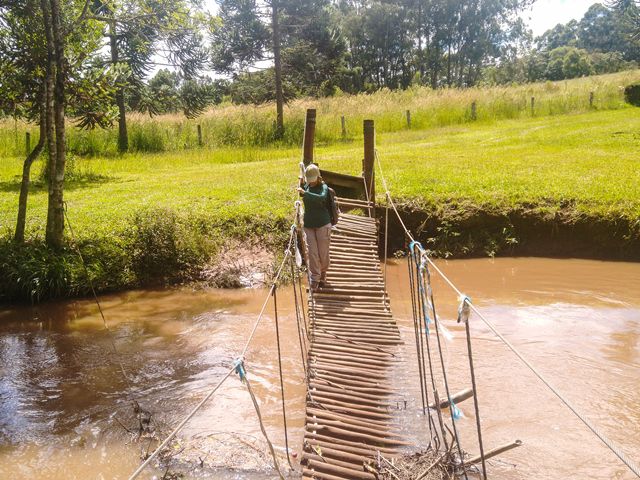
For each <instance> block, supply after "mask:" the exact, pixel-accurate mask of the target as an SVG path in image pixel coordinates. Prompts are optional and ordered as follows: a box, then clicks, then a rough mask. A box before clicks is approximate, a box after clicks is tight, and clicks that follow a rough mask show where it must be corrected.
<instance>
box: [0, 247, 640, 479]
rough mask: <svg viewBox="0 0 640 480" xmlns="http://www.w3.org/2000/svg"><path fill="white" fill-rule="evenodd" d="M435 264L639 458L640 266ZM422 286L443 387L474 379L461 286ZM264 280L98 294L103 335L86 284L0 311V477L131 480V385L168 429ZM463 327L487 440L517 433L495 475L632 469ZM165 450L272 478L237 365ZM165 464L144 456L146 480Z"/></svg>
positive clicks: (471, 447)
mask: <svg viewBox="0 0 640 480" xmlns="http://www.w3.org/2000/svg"><path fill="white" fill-rule="evenodd" d="M440 265H441V267H442V268H443V270H444V271H445V272H446V273H447V274H448V275H449V277H450V278H451V279H452V280H453V281H454V282H455V283H456V284H457V285H458V286H459V287H460V288H461V289H462V290H463V291H464V292H465V293H466V294H468V295H469V296H470V297H472V299H473V301H474V303H475V304H476V305H478V306H479V307H480V308H481V309H482V311H483V312H484V313H485V314H486V316H487V317H489V318H490V319H491V320H492V321H493V323H494V324H495V325H496V326H497V328H498V329H499V330H500V331H501V332H502V333H503V334H504V335H505V336H506V337H507V338H508V339H509V340H510V341H511V342H512V343H513V344H514V346H515V347H516V348H518V349H519V350H520V351H521V352H522V353H523V354H524V355H525V356H526V357H527V358H528V359H529V360H530V361H531V362H532V363H533V364H534V365H536V366H537V367H538V368H539V370H540V371H541V372H542V373H543V375H545V376H546V377H547V378H548V379H549V380H550V381H551V382H552V383H553V384H554V385H555V386H556V387H557V388H558V389H559V390H560V391H561V392H562V393H563V394H565V395H566V397H567V398H568V399H569V400H570V401H571V402H572V403H573V404H574V405H575V406H576V407H578V409H579V410H580V411H581V412H582V413H584V414H585V415H586V416H587V417H588V418H589V419H590V420H592V421H593V422H594V423H596V424H597V425H598V426H599V427H600V428H601V430H602V431H603V433H605V434H606V435H607V436H609V437H610V438H611V439H612V440H613V441H615V442H616V443H617V444H619V445H620V446H621V448H622V449H623V450H624V451H625V453H626V454H627V455H629V456H630V457H631V458H632V459H635V461H636V462H639V461H640V264H630V263H614V262H597V261H585V260H555V259H540V258H535V259H532V258H505V259H495V260H490V259H477V260H456V261H446V262H445V261H441V262H440ZM387 275H388V284H389V293H390V297H391V306H392V310H393V313H394V315H395V317H396V318H397V320H398V323H399V326H400V329H401V333H402V335H403V339H404V340H405V345H404V346H403V347H402V348H401V351H402V359H403V362H402V363H400V364H399V366H398V368H397V369H396V370H397V371H396V374H395V377H394V383H395V384H396V387H398V389H399V393H398V397H397V398H396V399H395V400H397V405H398V407H399V409H400V411H399V413H398V417H399V419H400V421H401V422H402V424H403V428H404V430H405V432H406V434H407V436H408V437H409V438H413V439H420V438H424V436H423V435H424V425H425V422H424V417H422V415H421V406H420V404H419V400H418V399H419V383H418V375H417V365H416V362H415V341H414V338H413V326H412V320H411V304H410V300H409V298H408V278H407V271H406V264H405V263H404V261H399V262H398V263H397V264H395V265H389V267H388V273H387ZM434 293H435V301H436V307H437V309H438V313H439V316H440V318H441V319H442V321H443V324H444V325H446V327H447V328H448V329H449V330H450V331H451V333H452V334H453V339H452V340H451V341H450V342H446V347H445V352H444V356H445V362H446V364H447V368H448V372H449V379H450V382H451V390H452V391H458V390H462V389H463V388H466V387H468V386H470V380H469V375H468V368H467V360H466V358H467V357H466V342H465V337H464V329H463V328H461V327H460V326H459V325H457V324H456V323H455V317H456V309H457V299H456V296H455V295H454V294H453V293H452V292H451V290H450V289H449V288H448V287H447V286H446V285H445V284H444V283H443V282H442V281H441V280H440V279H439V278H438V277H437V275H435V276H434ZM265 295H266V292H265V291H264V290H239V291H227V290H225V291H223V290H206V291H202V290H192V289H188V288H180V289H171V290H158V291H149V290H147V291H134V292H127V293H122V294H117V295H107V296H103V297H101V304H102V307H103V309H104V312H105V316H106V319H107V322H108V324H109V327H110V330H111V334H109V333H108V332H106V331H105V329H104V325H103V322H102V319H101V317H100V315H99V313H98V311H97V308H96V306H95V304H94V303H93V302H91V301H89V300H79V301H69V302H61V303H49V304H46V305H41V306H38V307H23V308H15V309H10V310H4V311H0V479H5V478H7V479H31V478H39V479H47V480H48V479H126V478H128V476H129V475H130V474H131V473H132V472H133V471H134V470H135V469H136V467H137V465H139V463H140V456H141V455H142V454H143V453H144V452H145V451H147V450H148V449H149V448H152V447H153V443H151V442H150V441H149V440H148V439H147V436H146V435H143V436H142V438H138V435H137V434H136V425H137V424H136V419H135V416H134V414H133V413H132V408H131V405H132V401H133V400H136V401H137V402H138V403H139V404H140V405H141V407H142V408H143V409H144V410H147V411H149V412H150V413H151V422H150V424H151V425H152V426H153V428H155V429H156V432H157V435H159V436H162V435H163V434H166V433H167V432H169V431H170V430H171V428H172V427H173V426H175V425H176V424H177V423H178V422H179V421H180V420H181V419H182V417H183V416H184V415H185V414H186V413H188V411H189V410H190V409H191V408H193V406H195V405H196V404H197V403H198V401H199V400H200V399H201V398H203V396H204V395H205V394H206V392H207V391H208V389H209V388H211V387H212V386H213V385H214V384H215V383H217V380H218V379H219V378H221V376H223V375H224V374H225V373H226V372H227V370H228V369H229V366H230V365H231V363H232V361H233V359H234V358H235V357H236V356H237V355H238V354H239V352H241V351H242V348H243V346H244V342H245V340H246V338H247V336H248V334H249V331H250V329H251V327H252V325H253V322H254V320H255V318H256V315H257V313H258V312H259V311H260V308H261V306H262V302H263V301H264V299H265ZM278 297H279V302H278V313H279V318H280V328H281V334H282V336H283V337H284V341H283V342H282V350H283V370H284V372H285V391H286V396H287V403H286V406H287V410H288V411H287V421H288V427H289V429H288V437H289V443H290V449H291V453H292V456H295V455H296V454H297V453H298V452H299V451H300V449H301V438H302V426H303V419H304V392H305V386H304V375H303V371H302V368H301V361H300V355H301V354H300V350H299V346H298V343H297V335H296V333H295V332H296V329H295V316H294V310H293V303H292V293H291V290H290V288H288V287H283V288H282V289H281V290H280V291H279V295H278ZM267 313H268V314H267V316H265V317H264V320H263V323H262V324H261V325H260V326H259V328H258V330H257V334H256V337H255V339H254V342H253V343H252V344H251V346H250V348H249V350H248V353H247V356H246V362H247V371H248V375H249V378H250V380H251V382H252V386H253V388H254V391H255V393H256V396H257V397H258V399H259V401H260V409H261V413H262V417H263V420H264V424H265V426H266V428H267V431H268V433H269V436H270V438H271V440H272V441H273V443H274V445H275V448H276V450H277V451H278V452H279V455H280V458H281V461H282V460H283V458H282V456H283V452H284V443H285V439H284V435H283V429H282V414H281V404H280V385H279V381H278V363H277V346H276V342H275V332H274V321H273V311H272V308H271V306H270V307H269V308H268V309H267ZM471 330H472V335H473V339H474V341H473V345H474V360H475V366H476V375H477V378H478V392H479V398H480V408H481V414H482V424H483V432H484V441H485V446H486V448H492V447H495V446H498V445H501V444H504V443H508V442H510V441H512V440H516V439H519V440H522V442H523V446H521V447H520V448H518V449H515V450H513V451H511V452H508V453H507V454H504V455H502V456H501V457H499V460H495V461H491V462H490V465H489V474H490V476H491V477H493V478H501V479H525V478H527V479H528V478H543V479H544V478H549V479H552V478H554V479H555V478H591V479H611V478H616V479H630V478H635V477H634V476H633V474H631V473H630V472H629V471H628V470H627V469H626V467H624V465H623V464H622V463H621V462H620V461H619V460H618V459H617V458H616V457H615V456H614V455H613V454H612V453H611V452H610V451H608V450H607V449H606V448H605V447H604V446H603V445H602V444H601V443H600V442H599V441H598V440H597V439H596V438H595V437H594V436H593V434H591V432H590V431H589V430H587V428H586V427H585V426H584V425H583V424H581V423H580V422H579V421H578V420H577V419H576V418H575V417H574V416H573V415H572V414H571V413H570V412H569V410H567V408H566V407H564V406H563V405H562V404H561V403H560V401H559V400H558V399H556V398H555V397H554V396H553V395H552V394H551V393H550V391H549V390H548V389H547V388H546V387H545V386H544V385H542V384H541V383H540V381H539V380H537V379H536V378H535V377H534V376H533V374H531V373H530V372H529V371H528V370H527V368H526V367H524V366H523V365H522V364H521V363H520V362H519V361H518V359H517V358H516V357H515V356H514V355H513V353H511V352H510V351H509V350H508V349H507V348H506V347H505V346H504V345H503V344H502V343H501V341H500V340H499V339H497V338H496V337H495V336H494V335H493V334H492V333H491V332H490V330H489V329H488V328H487V327H486V326H485V325H484V324H482V322H481V321H480V319H478V318H477V317H475V316H472V317H471ZM113 345H115V349H116V351H117V352H118V353H117V354H114V353H113ZM121 366H122V368H121ZM123 369H124V371H125V373H126V375H127V378H128V380H127V379H126V378H125V376H124V375H123V373H122V370H123ZM459 407H460V409H461V410H462V412H463V413H464V415H465V417H464V418H462V419H461V420H459V421H458V423H457V425H458V427H459V429H460V431H461V442H462V446H463V448H464V449H465V450H466V451H468V452H470V453H472V454H475V453H477V452H478V446H477V443H476V441H475V421H474V415H473V404H472V402H471V401H470V400H469V401H466V402H464V403H461V404H460V405H459ZM127 430H130V431H131V433H129V432H128V431H127ZM171 452H172V453H171V455H172V458H173V462H172V465H174V470H172V471H181V470H180V465H188V466H190V468H188V469H186V470H182V472H183V473H186V474H185V477H184V478H213V479H224V480H227V479H236V478H237V479H269V478H275V475H274V472H273V470H271V469H270V459H269V456H268V451H267V450H266V447H265V442H264V440H263V437H262V434H261V432H260V429H259V424H258V422H257V420H256V414H255V411H254V409H253V406H252V403H251V400H250V398H249V396H248V394H247V390H246V387H245V386H244V385H243V384H242V383H241V382H240V381H239V380H238V379H237V378H236V377H231V378H230V379H229V380H228V381H227V382H225V384H224V385H223V386H222V387H221V389H220V390H219V391H218V392H217V393H216V394H215V396H214V397H213V399H212V400H211V401H210V402H209V403H208V404H207V405H206V406H205V407H204V408H203V410H202V411H201V412H200V413H198V414H197V415H196V416H195V417H194V418H193V420H192V421H191V422H190V423H189V424H188V426H187V427H186V429H185V431H184V433H183V435H181V437H180V439H179V440H178V441H177V442H174V443H173V444H172V447H171ZM292 460H293V462H294V464H295V463H296V459H295V458H292ZM284 463H285V464H286V461H285V462H284ZM164 473H165V470H153V469H151V470H149V471H148V472H145V473H144V474H143V475H141V477H140V478H145V479H150V478H153V477H154V476H156V477H157V478H162V476H163V474H164ZM170 473H171V471H170Z"/></svg>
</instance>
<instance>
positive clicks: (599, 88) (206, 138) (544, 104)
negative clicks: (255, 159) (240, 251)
mask: <svg viewBox="0 0 640 480" xmlns="http://www.w3.org/2000/svg"><path fill="white" fill-rule="evenodd" d="M638 81H640V70H632V71H627V72H621V73H615V74H610V75H601V76H593V77H586V78H580V79H574V80H567V81H561V82H546V83H537V84H527V85H520V86H500V87H478V88H469V89H464V90H459V89H442V90H432V89H430V88H427V87H416V88H411V89H409V90H405V91H389V90H386V89H383V90H381V91H379V92H376V93H374V94H370V95H369V94H360V95H353V96H350V95H340V96H335V97H331V98H323V99H301V100H296V101H293V102H292V103H290V104H289V105H287V107H286V109H285V131H284V137H283V138H282V139H281V140H278V141H276V140H275V129H274V120H275V107H274V106H273V105H262V106H258V107H253V106H246V105H244V106H234V105H228V104H225V105H220V106H217V107H215V108H213V109H211V110H209V111H208V112H207V113H205V114H204V115H203V116H201V117H200V118H198V119H196V120H187V119H185V118H184V117H183V116H182V115H165V116H161V117H156V118H153V119H150V118H149V117H146V116H141V115H136V114H130V115H129V118H128V126H129V141H130V148H131V151H132V152H143V153H161V152H172V151H185V150H193V149H199V148H200V147H199V146H198V139H197V133H196V132H197V125H198V124H200V125H201V126H202V132H203V143H204V148H212V147H216V148H218V147H223V146H232V147H257V146H259V147H266V146H274V145H279V146H290V147H293V146H299V145H300V142H301V138H302V132H303V129H304V117H305V111H306V109H307V108H316V109H317V111H318V124H317V136H316V139H317V141H318V143H319V144H333V143H337V142H339V141H342V140H344V139H343V137H342V128H341V120H340V118H341V116H343V115H344V116H345V117H346V122H347V135H346V139H347V140H353V139H360V138H361V137H362V121H363V119H365V118H368V119H373V120H375V121H376V125H377V129H378V132H381V133H389V132H398V131H404V130H407V121H406V116H405V112H406V110H411V128H413V129H416V130H422V129H426V128H435V127H442V126H450V125H464V124H467V123H470V122H472V119H471V104H472V103H473V102H475V103H476V105H477V120H475V123H481V124H492V123H494V122H496V121H500V120H505V119H526V118H530V117H531V116H532V112H531V97H535V109H534V112H533V115H534V116H537V117H547V116H555V115H564V114H567V113H581V112H588V111H590V110H615V109H619V108H623V107H624V106H625V103H624V91H623V90H624V87H625V86H627V85H629V84H632V83H635V82H638ZM590 92H593V93H594V103H593V106H591V105H590V103H589V96H590ZM26 130H29V131H31V134H32V136H33V140H32V142H35V141H36V137H37V127H35V126H33V125H32V126H29V125H24V124H22V123H20V122H18V123H14V122H13V121H10V120H9V121H4V122H2V123H0V157H5V156H20V155H22V154H23V152H24V149H25V147H24V132H25V131H26ZM68 145H69V150H70V151H71V152H73V153H75V154H77V155H80V156H103V157H104V156H110V157H112V156H117V151H116V150H117V128H112V129H109V130H95V131H89V132H87V131H79V130H77V129H75V128H69V129H68Z"/></svg>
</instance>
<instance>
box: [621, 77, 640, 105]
mask: <svg viewBox="0 0 640 480" xmlns="http://www.w3.org/2000/svg"><path fill="white" fill-rule="evenodd" d="M624 99H625V100H626V102H627V103H629V104H631V105H635V106H636V107H640V83H636V84H634V85H629V86H628V87H627V88H625V89H624Z"/></svg>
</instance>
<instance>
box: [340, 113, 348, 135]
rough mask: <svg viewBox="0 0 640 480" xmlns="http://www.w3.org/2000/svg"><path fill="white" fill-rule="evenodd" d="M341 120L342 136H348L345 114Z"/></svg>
mask: <svg viewBox="0 0 640 480" xmlns="http://www.w3.org/2000/svg"><path fill="white" fill-rule="evenodd" d="M340 122H341V123H342V138H343V139H345V138H347V120H346V119H345V118H344V115H342V117H341V118H340Z"/></svg>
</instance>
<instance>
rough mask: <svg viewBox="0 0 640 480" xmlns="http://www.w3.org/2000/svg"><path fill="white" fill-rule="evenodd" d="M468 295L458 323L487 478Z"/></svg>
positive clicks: (463, 301)
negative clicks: (462, 332)
mask: <svg viewBox="0 0 640 480" xmlns="http://www.w3.org/2000/svg"><path fill="white" fill-rule="evenodd" d="M467 300H468V297H464V298H463V299H462V303H461V304H460V308H459V309H458V323H459V322H461V321H463V322H464V328H465V332H466V337H467V355H468V356H469V371H470V372H471V388H472V389H473V408H474V410H475V413H476V431H477V432H478V446H479V447H480V459H481V461H482V478H483V480H487V465H486V460H485V458H484V444H483V443H482V427H481V424H480V406H479V404H478V403H479V402H478V391H477V386H476V372H475V369H474V368H473V351H472V349H471V331H470V329H469V307H468V304H467Z"/></svg>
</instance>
